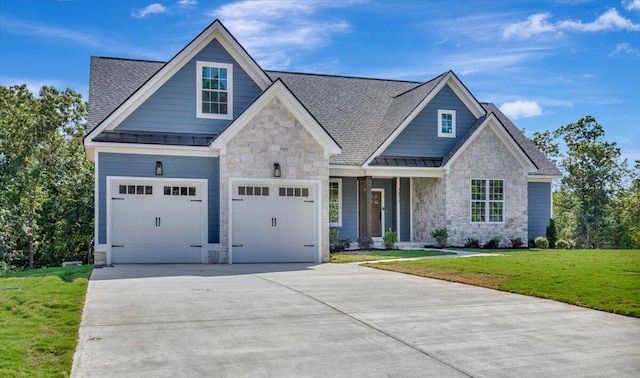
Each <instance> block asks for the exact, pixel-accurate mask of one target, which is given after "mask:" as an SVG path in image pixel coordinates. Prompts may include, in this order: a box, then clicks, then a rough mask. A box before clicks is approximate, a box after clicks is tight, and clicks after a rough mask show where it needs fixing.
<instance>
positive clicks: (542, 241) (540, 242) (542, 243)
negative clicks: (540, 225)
mask: <svg viewBox="0 0 640 378" xmlns="http://www.w3.org/2000/svg"><path fill="white" fill-rule="evenodd" d="M533 242H534V243H535V245H536V247H537V248H540V249H547V248H549V241H548V240H547V238H545V237H544V236H538V237H537V238H535V239H534V241H533Z"/></svg>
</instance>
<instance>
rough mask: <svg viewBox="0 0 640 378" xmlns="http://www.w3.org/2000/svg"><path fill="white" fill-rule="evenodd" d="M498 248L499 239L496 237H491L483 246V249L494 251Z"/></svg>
mask: <svg viewBox="0 0 640 378" xmlns="http://www.w3.org/2000/svg"><path fill="white" fill-rule="evenodd" d="M499 246H500V238H499V237H497V236H494V237H492V238H491V239H490V240H489V241H487V242H486V243H485V244H484V248H487V249H496V248H498V247H499Z"/></svg>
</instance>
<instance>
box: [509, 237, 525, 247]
mask: <svg viewBox="0 0 640 378" xmlns="http://www.w3.org/2000/svg"><path fill="white" fill-rule="evenodd" d="M509 240H510V241H511V248H522V247H523V246H524V241H523V240H522V238H511V239H509Z"/></svg>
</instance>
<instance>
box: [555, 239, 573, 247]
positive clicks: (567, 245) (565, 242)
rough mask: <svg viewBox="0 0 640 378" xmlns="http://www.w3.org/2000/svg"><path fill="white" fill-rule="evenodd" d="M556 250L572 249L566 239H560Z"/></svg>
mask: <svg viewBox="0 0 640 378" xmlns="http://www.w3.org/2000/svg"><path fill="white" fill-rule="evenodd" d="M556 248H558V249H570V248H571V243H570V242H569V241H567V240H564V239H559V240H558V241H557V242H556Z"/></svg>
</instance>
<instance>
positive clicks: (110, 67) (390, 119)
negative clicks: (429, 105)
mask: <svg viewBox="0 0 640 378" xmlns="http://www.w3.org/2000/svg"><path fill="white" fill-rule="evenodd" d="M164 64H165V63H164V62H154V61H146V60H132V59H120V58H106V57H91V76H90V80H89V120H88V129H89V131H91V130H93V129H94V128H95V127H96V126H98V125H99V124H100V123H101V122H102V121H103V120H104V119H106V118H107V117H108V116H109V114H111V113H112V112H113V111H114V110H115V109H116V108H117V107H118V106H119V105H121V104H122V103H123V102H124V101H125V100H126V99H127V98H129V96H131V95H132V94H133V93H134V92H135V91H136V90H137V89H138V88H140V87H141V86H142V85H143V84H144V83H145V82H146V81H147V80H148V79H149V78H151V77H152V76H153V74H155V73H156V72H157V71H158V70H160V68H162V66H164ZM266 74H267V75H268V76H269V77H270V78H271V79H272V80H276V79H277V78H280V79H281V80H282V81H283V82H284V83H285V84H286V86H287V87H288V88H289V89H290V90H291V91H292V92H293V94H294V95H295V96H296V97H297V98H298V99H299V100H300V101H301V102H302V103H303V105H304V106H305V107H306V108H307V110H309V112H310V113H311V114H312V115H313V116H314V117H315V118H316V119H317V120H318V122H319V123H320V124H321V125H322V126H323V127H324V128H325V129H326V130H327V132H329V134H330V135H331V136H332V137H333V138H334V140H335V141H336V142H337V143H338V144H339V145H340V146H341V147H342V153H341V154H339V155H336V156H333V157H331V164H336V165H362V164H363V163H364V162H365V161H366V160H367V159H368V158H369V157H370V156H371V155H372V154H373V153H374V152H375V150H376V149H378V147H379V146H380V145H381V144H382V143H383V142H384V141H385V140H386V139H387V138H388V137H389V136H390V135H391V134H392V133H393V132H394V131H395V130H396V129H397V128H398V126H399V125H400V124H401V123H402V121H403V120H404V119H405V118H406V117H407V116H409V114H410V113H411V112H412V111H413V110H414V109H415V108H416V107H417V106H418V104H419V103H420V102H421V101H422V100H423V99H424V98H425V97H426V96H427V95H428V94H429V93H430V92H431V91H432V90H433V89H434V88H435V87H436V86H437V85H438V83H439V82H440V80H442V78H443V77H444V76H445V75H446V73H443V74H442V75H439V76H437V77H436V78H434V79H432V80H430V81H427V82H424V83H420V82H414V81H400V80H384V79H369V78H359V77H346V76H335V75H319V74H306V73H292V72H279V71H266ZM482 106H483V107H484V108H485V109H486V110H487V112H488V113H490V112H494V113H495V114H496V116H497V118H498V119H499V120H500V121H501V122H502V123H503V124H504V126H505V128H506V129H507V131H508V132H509V133H510V134H511V135H512V136H513V138H514V139H515V140H516V142H517V143H518V144H519V145H520V147H521V148H522V149H523V150H524V151H525V153H526V154H527V155H528V156H529V158H531V160H532V161H533V162H534V163H535V164H536V166H537V167H538V168H539V172H538V173H537V174H539V175H560V172H559V171H558V169H557V168H556V167H555V166H554V165H553V163H551V162H550V161H549V160H547V159H546V158H545V156H544V155H543V154H542V152H540V150H538V148H536V147H535V146H534V145H533V144H532V143H531V142H530V141H529V139H528V138H527V137H526V136H524V134H522V132H521V131H520V130H519V129H518V128H517V127H516V126H515V125H514V124H513V123H512V122H511V121H510V120H509V119H508V118H507V117H506V116H505V115H504V114H502V112H500V110H499V109H498V108H497V107H496V106H495V105H493V104H489V103H483V104H482ZM481 120H483V118H482V119H481ZM481 120H480V121H479V122H476V124H475V125H474V127H471V128H470V130H469V131H468V133H467V134H466V135H465V136H463V138H462V139H461V141H459V142H458V143H456V145H455V146H454V147H453V148H452V150H451V151H449V153H448V154H447V155H446V156H444V157H443V163H442V164H445V163H446V161H447V160H448V159H449V158H450V157H451V156H452V155H453V154H454V153H455V151H457V149H458V148H459V147H460V146H462V144H463V143H464V141H465V140H466V138H468V137H469V136H470V135H471V133H473V131H474V130H475V129H476V128H477V127H478V125H479V124H480V123H481ZM429 159H434V157H429Z"/></svg>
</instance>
